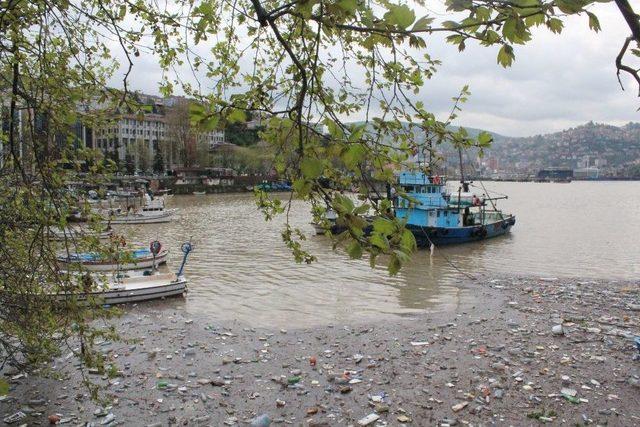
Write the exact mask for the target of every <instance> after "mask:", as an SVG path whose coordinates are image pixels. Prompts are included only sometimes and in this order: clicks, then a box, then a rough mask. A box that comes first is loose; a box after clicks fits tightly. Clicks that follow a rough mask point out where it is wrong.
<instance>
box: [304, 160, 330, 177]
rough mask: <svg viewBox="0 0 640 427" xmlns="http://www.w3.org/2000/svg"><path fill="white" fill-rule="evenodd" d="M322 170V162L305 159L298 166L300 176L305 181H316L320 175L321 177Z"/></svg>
mask: <svg viewBox="0 0 640 427" xmlns="http://www.w3.org/2000/svg"><path fill="white" fill-rule="evenodd" d="M323 170H324V164H323V162H322V160H319V159H312V158H309V157H307V158H305V159H303V160H302V163H301V164H300V171H301V172H302V175H303V176H304V177H305V178H307V179H316V178H318V177H319V176H320V175H322V171H323Z"/></svg>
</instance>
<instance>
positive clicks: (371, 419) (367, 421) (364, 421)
mask: <svg viewBox="0 0 640 427" xmlns="http://www.w3.org/2000/svg"><path fill="white" fill-rule="evenodd" d="M379 419H380V415H378V414H376V413H371V414H369V415H367V416H366V417H364V418H361V419H359V420H358V425H359V426H368V425H371V424H373V423H375V422H376V421H378V420H379Z"/></svg>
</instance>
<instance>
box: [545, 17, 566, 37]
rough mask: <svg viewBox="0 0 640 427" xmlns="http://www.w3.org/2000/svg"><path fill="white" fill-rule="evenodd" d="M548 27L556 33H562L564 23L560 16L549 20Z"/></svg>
mask: <svg viewBox="0 0 640 427" xmlns="http://www.w3.org/2000/svg"><path fill="white" fill-rule="evenodd" d="M547 27H548V28H549V29H550V30H551V31H552V32H554V33H556V34H560V33H561V32H562V28H563V27H564V24H563V23H562V21H561V20H559V19H558V18H551V19H549V20H548V21H547Z"/></svg>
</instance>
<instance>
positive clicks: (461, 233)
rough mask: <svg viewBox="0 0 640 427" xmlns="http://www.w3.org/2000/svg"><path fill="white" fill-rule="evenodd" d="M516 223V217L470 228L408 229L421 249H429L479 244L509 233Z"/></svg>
mask: <svg viewBox="0 0 640 427" xmlns="http://www.w3.org/2000/svg"><path fill="white" fill-rule="evenodd" d="M515 223H516V218H515V216H507V217H505V218H504V219H502V220H500V221H495V222H492V223H489V224H485V225H474V226H469V227H451V228H448V227H421V226H419V225H412V224H408V225H407V229H408V230H409V231H411V232H412V233H413V235H414V236H415V238H416V243H417V244H418V247H420V248H427V247H429V246H430V245H431V243H433V244H434V245H436V246H442V245H455V244H461V243H469V242H477V241H480V240H486V239H490V238H492V237H497V236H501V235H503V234H506V233H508V232H509V231H510V230H511V227H513V226H514V224H515Z"/></svg>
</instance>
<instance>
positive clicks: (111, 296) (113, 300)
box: [51, 242, 192, 304]
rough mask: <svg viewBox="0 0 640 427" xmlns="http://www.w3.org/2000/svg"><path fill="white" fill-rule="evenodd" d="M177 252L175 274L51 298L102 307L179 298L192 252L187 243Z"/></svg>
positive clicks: (118, 282) (119, 281) (115, 282)
mask: <svg viewBox="0 0 640 427" xmlns="http://www.w3.org/2000/svg"><path fill="white" fill-rule="evenodd" d="M152 244H153V243H152ZM181 250H182V253H183V254H184V256H183V258H182V263H181V264H180V269H179V270H178V272H177V273H175V274H174V273H164V274H161V273H155V274H151V275H149V276H135V277H127V278H124V279H117V280H112V281H109V282H107V283H105V284H104V285H102V288H101V289H98V290H95V291H92V292H85V293H73V294H60V293H58V294H52V295H51V297H54V298H56V299H58V300H64V299H67V298H76V299H77V300H78V301H80V302H82V301H87V300H90V299H93V300H94V301H95V302H97V303H102V304H124V303H131V302H139V301H147V300H152V299H159V298H167V297H172V296H178V295H183V294H184V293H185V292H186V290H187V279H186V278H185V277H184V276H183V274H182V273H183V271H184V266H185V264H186V263H187V257H188V256H189V253H190V252H191V250H192V246H191V243H189V242H187V243H183V244H182V247H181ZM88 277H90V276H88Z"/></svg>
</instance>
